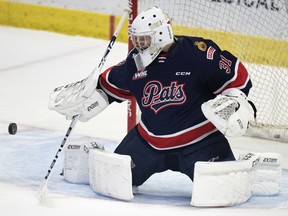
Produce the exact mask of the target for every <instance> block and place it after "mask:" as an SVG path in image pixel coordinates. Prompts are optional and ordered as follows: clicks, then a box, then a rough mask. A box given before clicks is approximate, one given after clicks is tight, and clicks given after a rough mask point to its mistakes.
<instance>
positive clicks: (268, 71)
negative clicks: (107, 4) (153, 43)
mask: <svg viewBox="0 0 288 216" xmlns="http://www.w3.org/2000/svg"><path fill="white" fill-rule="evenodd" d="M152 6H158V7H160V8H161V9H162V10H163V11H164V12H165V13H167V14H168V16H169V17H170V18H171V20H172V25H173V31H174V34H175V35H193V36H199V37H203V38H209V39H212V40H213V41H215V42H216V43H217V44H218V45H219V46H220V48H221V49H226V50H229V51H230V52H231V53H233V54H234V55H235V56H237V57H238V58H239V59H240V60H241V61H242V62H243V63H244V65H245V66H246V68H247V69H248V71H249V74H250V77H251V79H252V82H253V88H252V89H251V91H250V94H249V99H250V100H252V101H253V102H254V104H255V105H256V107H257V110H258V113H257V119H256V120H255V121H253V122H251V124H250V125H251V126H250V129H249V134H250V135H255V136H262V137H265V138H269V139H277V140H281V141H282V140H286V141H287V140H288V114H287V111H288V12H287V11H288V9H287V8H288V0H259V1H246V0H245V1H244V0H138V11H143V10H145V9H148V8H150V7H152ZM267 130H268V133H269V137H267V136H268V133H267ZM263 133H264V134H263Z"/></svg>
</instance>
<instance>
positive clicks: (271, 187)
mask: <svg viewBox="0 0 288 216" xmlns="http://www.w3.org/2000/svg"><path fill="white" fill-rule="evenodd" d="M280 183H281V155H279V154H277V153H248V154H245V155H243V156H240V160H238V161H226V162H197V163H196V164H195V170H194V184H193V191H192V199H191V205H193V206H202V207H216V206H234V205H240V204H243V203H245V202H246V201H247V200H248V199H250V198H251V197H252V196H253V195H261V196H269V195H276V194H278V193H279V192H280V189H281V184H280Z"/></svg>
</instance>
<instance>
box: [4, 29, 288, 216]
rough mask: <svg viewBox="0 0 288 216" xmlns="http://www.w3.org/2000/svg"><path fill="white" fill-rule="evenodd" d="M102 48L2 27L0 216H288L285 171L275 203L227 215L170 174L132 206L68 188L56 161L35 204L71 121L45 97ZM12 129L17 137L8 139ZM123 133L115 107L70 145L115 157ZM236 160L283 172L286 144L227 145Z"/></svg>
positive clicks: (263, 201)
mask: <svg viewBox="0 0 288 216" xmlns="http://www.w3.org/2000/svg"><path fill="white" fill-rule="evenodd" d="M107 44H108V41H102V40H96V39H92V38H83V37H71V36H66V35H60V34H55V33H47V32H42V31H32V30H26V29H18V28H10V27H3V26H2V27H0V99H1V106H0V113H1V116H0V216H18V215H21V216H22V215H24V216H25V215H27V216H28V215H29V216H34V215H35V216H36V215H37V216H38V215H41V216H48V215H49V216H51V215H56V216H57V215H61V216H62V215H81V214H83V215H85V216H90V215H125V216H127V215H138V216H142V215H143V216H144V215H145V216H147V215H158V216H159V215H177V216H178V215H179V216H181V215H194V216H195V215H196V216H197V215H201V216H208V215H213V216H225V215H227V216H228V215H229V216H231V215H239V216H240V215H242V216H243V215H245V216H246V215H253V216H260V215H261V216H263V215H271V214H274V215H277V216H278V215H287V213H288V172H287V170H283V182H282V190H281V193H280V194H279V195H278V196H272V197H252V198H251V199H250V200H249V201H248V202H247V203H245V204H243V205H241V206H236V207H230V208H195V207H192V206H190V205H189V203H190V199H191V191H192V183H191V182H190V180H189V179H188V178H187V177H186V176H184V175H182V174H180V173H176V172H171V171H167V172H164V173H161V174H157V175H154V176H152V177H151V178H150V179H149V180H148V181H147V182H146V183H145V184H144V185H143V186H141V187H139V188H138V191H137V192H136V193H135V198H134V199H133V200H132V201H131V202H123V201H118V200H115V199H111V198H107V197H103V196H100V195H97V194H96V193H94V192H93V191H92V189H91V188H90V187H89V186H88V185H76V184H70V183H68V182H66V181H65V180H63V178H62V176H60V175H59V174H60V173H61V169H62V165H63V164H62V162H63V157H61V156H60V158H59V159H58V161H57V164H56V166H55V171H54V172H53V174H52V176H51V179H50V181H49V184H48V188H49V190H50V192H49V193H48V195H47V197H46V199H45V200H44V201H43V202H42V203H41V204H39V203H38V202H37V199H36V192H37V189H38V188H39V184H40V183H41V180H42V179H43V178H44V176H45V175H46V172H47V169H48V168H49V165H50V164H51V162H52V159H53V157H54V155H55V153H56V152H57V150H58V148H59V147H60V144H61V141H62V139H63V137H64V134H65V132H66V130H67V127H68V126H69V124H70V122H69V121H67V120H65V119H64V117H62V116H60V115H59V114H57V113H56V112H54V111H50V110H48V98H49V94H50V92H51V91H52V90H53V89H54V88H55V87H57V86H59V85H63V84H67V83H70V82H74V81H77V80H81V79H83V78H85V77H86V76H87V75H88V74H89V73H90V72H91V71H92V70H93V68H94V67H96V66H97V65H98V63H99V60H100V59H101V57H102V55H103V53H104V51H105V48H106V46H107ZM126 49H127V45H126V44H122V43H116V44H115V47H114V48H113V50H112V52H111V56H109V58H108V60H107V65H106V66H107V67H108V66H109V65H111V64H114V63H117V62H118V61H121V60H122V59H124V58H125V56H126V53H125V52H123V50H126ZM10 122H16V123H18V133H17V134H16V135H9V134H8V131H7V130H8V125H9V123H10ZM125 133H126V104H125V103H123V104H113V105H111V106H110V107H109V108H107V110H105V111H104V112H103V114H101V115H99V116H97V117H95V118H94V119H92V120H91V121H89V122H87V123H78V124H77V126H76V128H75V130H74V132H73V133H72V135H71V139H70V140H69V142H73V141H78V140H90V139H95V140H99V141H101V142H102V143H103V144H104V145H105V148H106V149H107V150H108V151H113V149H114V148H115V147H116V146H117V144H118V143H119V141H120V140H121V138H122V137H123V136H124V135H125ZM230 142H231V143H232V148H233V151H234V152H235V154H239V153H241V152H247V151H252V152H253V151H254V152H266V151H275V152H279V153H281V154H282V156H283V157H284V161H283V165H284V168H286V169H287V168H288V162H287V159H288V151H287V150H288V145H287V144H286V143H277V142H275V141H267V140H261V139H252V138H248V137H242V138H237V139H230Z"/></svg>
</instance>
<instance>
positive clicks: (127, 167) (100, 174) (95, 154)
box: [89, 149, 134, 201]
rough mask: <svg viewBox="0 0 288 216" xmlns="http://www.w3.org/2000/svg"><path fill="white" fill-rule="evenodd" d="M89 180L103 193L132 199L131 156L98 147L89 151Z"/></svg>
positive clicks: (96, 189)
mask: <svg viewBox="0 0 288 216" xmlns="http://www.w3.org/2000/svg"><path fill="white" fill-rule="evenodd" d="M89 170H90V171H89V181H90V186H91V187H92V189H93V190H94V191H95V192H96V193H98V194H101V195H104V196H108V197H113V198H116V199H121V200H127V201H129V200H132V199H133V198H134V196H133V192H132V173H131V158H130V156H128V155H120V154H115V153H111V152H105V151H101V150H98V149H92V150H90V151H89Z"/></svg>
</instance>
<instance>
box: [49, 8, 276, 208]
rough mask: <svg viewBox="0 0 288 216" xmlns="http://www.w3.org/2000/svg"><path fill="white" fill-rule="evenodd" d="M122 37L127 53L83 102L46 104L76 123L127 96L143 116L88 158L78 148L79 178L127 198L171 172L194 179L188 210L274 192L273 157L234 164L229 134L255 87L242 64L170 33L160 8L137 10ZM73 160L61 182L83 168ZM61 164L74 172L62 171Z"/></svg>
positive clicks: (237, 131) (242, 125) (235, 132)
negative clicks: (109, 147) (126, 38)
mask: <svg viewBox="0 0 288 216" xmlns="http://www.w3.org/2000/svg"><path fill="white" fill-rule="evenodd" d="M129 35H130V38H131V40H132V42H133V45H134V49H133V50H132V51H131V52H130V53H129V54H128V56H127V58H126V59H125V60H124V61H122V62H121V63H119V64H117V65H114V66H111V67H110V68H109V69H107V70H106V71H104V72H103V73H101V74H100V76H99V79H98V84H97V86H95V90H93V91H92V92H93V93H92V94H91V95H90V96H89V97H87V95H86V96H85V97H82V98H80V99H79V98H78V99H79V100H75V101H73V103H72V105H71V100H70V103H69V106H68V105H67V106H66V105H65V103H62V104H59V103H58V104H57V106H52V107H51V106H50V108H51V109H53V110H56V111H57V112H59V113H61V114H63V115H65V116H66V117H67V119H72V118H73V116H79V120H80V121H83V122H86V121H88V120H89V119H91V118H93V117H94V116H96V115H98V114H99V113H101V112H102V111H103V110H104V109H105V108H106V107H107V106H108V105H109V104H111V103H114V102H118V103H121V102H122V101H125V100H127V99H130V98H131V97H135V98H136V101H137V103H138V106H139V108H140V110H141V120H140V122H139V123H138V124H137V125H136V126H135V127H134V128H133V129H132V130H131V131H130V132H129V133H128V134H127V135H126V136H125V137H124V139H123V140H122V141H121V142H120V144H119V145H118V146H117V148H116V149H115V151H114V152H113V153H111V152H109V153H108V152H105V151H104V150H103V149H102V150H101V148H99V147H95V148H94V147H90V148H88V149H90V150H89V153H88V155H89V156H87V154H86V155H85V154H84V153H83V152H81V151H79V152H81V155H82V156H83V158H84V159H85V161H86V165H87V167H88V164H89V170H86V171H85V172H86V176H87V177H86V179H84V180H83V179H81V182H82V181H84V182H89V183H90V185H91V186H92V188H93V189H94V190H95V191H96V192H97V193H100V194H103V195H106V196H111V197H115V198H119V199H124V200H130V199H132V198H133V193H132V186H139V185H142V184H143V183H144V182H145V181H146V180H147V179H148V178H149V177H150V176H151V175H153V174H155V173H160V172H164V171H166V170H172V171H179V172H181V173H183V174H185V175H187V176H188V177H189V178H190V179H191V181H192V182H194V186H193V193H192V200H191V204H192V205H195V206H229V205H238V204H241V203H243V202H246V201H247V200H248V199H249V198H250V197H251V196H252V195H253V194H257V193H258V194H262V195H271V194H277V193H278V192H279V190H280V176H281V173H280V171H281V168H280V165H281V159H280V155H276V154H273V153H267V154H264V153H263V154H261V153H251V154H250V156H243V157H242V158H241V159H239V160H236V159H235V156H234V154H233V152H232V150H231V147H230V145H229V142H228V140H227V138H226V137H238V136H242V135H243V134H245V132H246V130H247V128H248V126H249V120H250V119H251V118H253V114H254V115H255V112H256V110H255V108H254V106H251V103H249V102H248V99H247V96H248V94H249V91H250V89H251V87H252V81H251V79H250V77H249V74H248V71H247V70H246V68H245V66H244V64H243V63H242V62H241V61H240V60H239V59H238V58H237V57H236V56H234V55H233V54H231V53H230V52H229V51H227V50H221V49H220V47H219V46H218V45H217V44H216V43H214V42H213V41H211V40H209V39H204V38H200V37H192V36H177V35H173V31H172V26H171V21H170V19H169V18H168V16H167V15H166V14H165V13H163V12H162V10H161V9H160V8H158V7H153V8H150V9H148V10H146V11H143V12H141V13H140V14H139V15H138V16H137V17H136V19H135V20H134V21H133V23H132V26H131V27H130V29H129ZM67 97H69V95H68V96H67ZM115 111H116V112H117V110H115ZM79 148H80V149H82V148H84V147H83V146H81V145H80V147H79ZM69 154H72V152H70V153H68V156H69ZM73 154H74V153H73ZM76 155H77V153H76ZM82 156H81V157H82ZM77 157H78V156H76V158H77ZM270 159H271V160H270ZM72 162H73V160H72V161H71V160H67V161H66V163H67V164H66V178H67V179H68V180H69V181H71V182H77V181H78V180H79V179H78V177H77V169H78V168H79V167H82V165H79V166H78V165H75V164H74V165H75V166H72V167H74V168H75V167H76V168H75V169H74V170H73V169H71V166H70V165H71V164H69V163H72ZM84 164H85V163H84ZM67 166H68V167H70V171H71V170H72V171H74V172H75V173H73V172H72V173H71V172H70V173H69V174H67V173H68V172H69V169H68V168H67ZM77 167H78V168H77ZM79 169H80V168H79ZM81 170H82V168H81ZM87 173H88V174H87ZM268 176H269V178H268ZM211 182H213V184H211ZM205 188H206V189H205ZM207 188H209V189H207ZM237 190H243V193H239V191H237Z"/></svg>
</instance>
